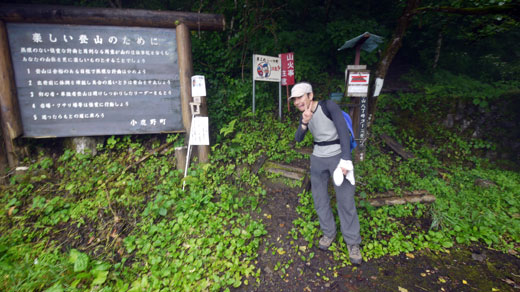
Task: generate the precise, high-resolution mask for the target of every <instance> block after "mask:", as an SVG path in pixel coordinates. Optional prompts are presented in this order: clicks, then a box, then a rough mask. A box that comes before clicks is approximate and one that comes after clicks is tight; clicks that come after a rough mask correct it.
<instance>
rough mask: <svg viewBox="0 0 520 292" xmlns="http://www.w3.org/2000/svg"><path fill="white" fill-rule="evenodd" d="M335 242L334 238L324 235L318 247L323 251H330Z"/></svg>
mask: <svg viewBox="0 0 520 292" xmlns="http://www.w3.org/2000/svg"><path fill="white" fill-rule="evenodd" d="M333 241H334V237H328V236H325V235H323V237H322V238H320V242H319V246H318V247H319V248H320V249H322V250H328V249H329V247H330V245H331V244H332V242H333Z"/></svg>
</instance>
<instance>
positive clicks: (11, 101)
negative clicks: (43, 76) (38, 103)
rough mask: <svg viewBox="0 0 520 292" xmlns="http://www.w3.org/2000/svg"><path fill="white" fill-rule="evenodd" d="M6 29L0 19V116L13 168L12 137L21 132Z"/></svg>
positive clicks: (15, 159) (14, 147)
mask: <svg viewBox="0 0 520 292" xmlns="http://www.w3.org/2000/svg"><path fill="white" fill-rule="evenodd" d="M9 55H10V54H9V46H8V41H7V30H6V28H5V24H4V22H3V21H1V20H0V84H2V86H0V108H1V111H0V116H1V123H2V132H3V139H4V141H3V142H4V146H5V152H6V155H7V161H8V163H9V167H11V168H14V167H16V165H17V164H18V161H17V154H16V153H17V147H16V145H15V143H14V141H13V140H14V139H15V138H16V137H18V136H20V135H21V134H22V133H23V129H22V123H21V119H20V111H19V108H18V101H17V99H16V98H15V96H16V93H15V90H16V89H15V88H16V87H15V85H14V78H13V76H14V74H13V67H12V64H11V58H10V57H9Z"/></svg>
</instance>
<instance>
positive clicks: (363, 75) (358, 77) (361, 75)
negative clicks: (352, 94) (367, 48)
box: [348, 72, 370, 85]
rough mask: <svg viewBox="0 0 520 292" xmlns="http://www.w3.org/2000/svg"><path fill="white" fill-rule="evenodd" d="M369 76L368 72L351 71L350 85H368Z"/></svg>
mask: <svg viewBox="0 0 520 292" xmlns="http://www.w3.org/2000/svg"><path fill="white" fill-rule="evenodd" d="M369 78H370V73H368V72H350V76H349V78H348V85H368V80H369Z"/></svg>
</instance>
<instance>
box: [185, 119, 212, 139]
mask: <svg viewBox="0 0 520 292" xmlns="http://www.w3.org/2000/svg"><path fill="white" fill-rule="evenodd" d="M189 144H190V145H209V126H208V117H193V119H192V120H191V131H190V142H189Z"/></svg>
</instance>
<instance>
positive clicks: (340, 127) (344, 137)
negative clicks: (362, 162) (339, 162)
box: [325, 100, 352, 161]
mask: <svg viewBox="0 0 520 292" xmlns="http://www.w3.org/2000/svg"><path fill="white" fill-rule="evenodd" d="M325 106H326V107H327V110H328V111H329V113H330V116H331V118H332V122H333V123H334V126H336V130H337V131H338V137H339V144H340V146H341V159H343V160H351V161H352V155H351V152H350V132H349V130H348V128H347V123H346V122H345V118H344V117H343V113H341V109H340V108H339V106H338V105H337V104H336V103H335V102H333V101H331V100H327V102H325Z"/></svg>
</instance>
